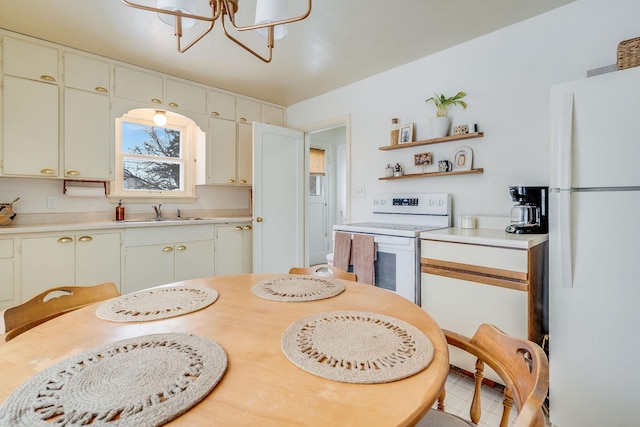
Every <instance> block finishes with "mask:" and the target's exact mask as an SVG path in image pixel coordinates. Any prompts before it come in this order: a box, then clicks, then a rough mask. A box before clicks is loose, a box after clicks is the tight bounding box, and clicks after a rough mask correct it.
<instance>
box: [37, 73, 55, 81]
mask: <svg viewBox="0 0 640 427" xmlns="http://www.w3.org/2000/svg"><path fill="white" fill-rule="evenodd" d="M40 79H42V80H45V81H47V82H55V81H56V78H55V77H52V76H49V75H47V74H43V75H41V76H40Z"/></svg>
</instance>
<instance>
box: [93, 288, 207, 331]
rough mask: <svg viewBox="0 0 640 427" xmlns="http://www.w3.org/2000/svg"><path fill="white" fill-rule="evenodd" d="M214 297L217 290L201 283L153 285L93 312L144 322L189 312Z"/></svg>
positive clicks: (108, 318) (107, 317)
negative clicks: (193, 284)
mask: <svg viewBox="0 0 640 427" xmlns="http://www.w3.org/2000/svg"><path fill="white" fill-rule="evenodd" d="M217 299H218V291H216V290H214V289H210V288H206V287H204V286H171V287H163V288H152V289H145V290H143V291H140V292H135V293H132V294H128V295H123V296H121V297H118V298H114V299H111V300H109V301H106V302H104V303H102V304H101V305H100V306H98V308H97V309H96V315H97V316H98V317H99V318H101V319H104V320H111V321H114V322H144V321H147V320H158V319H166V318H167V317H174V316H181V315H183V314H187V313H192V312H194V311H197V310H201V309H203V308H205V307H207V306H209V305H211V304H213V303H214V302H215V301H216V300H217Z"/></svg>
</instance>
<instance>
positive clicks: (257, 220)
mask: <svg viewBox="0 0 640 427" xmlns="http://www.w3.org/2000/svg"><path fill="white" fill-rule="evenodd" d="M262 221H264V220H263V219H262V217H261V216H259V217H258V218H256V222H262Z"/></svg>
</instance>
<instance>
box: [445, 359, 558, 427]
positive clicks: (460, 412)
mask: <svg viewBox="0 0 640 427" xmlns="http://www.w3.org/2000/svg"><path fill="white" fill-rule="evenodd" d="M473 387H474V382H473V379H472V378H469V377H467V376H465V375H462V374H460V373H459V372H457V371H455V370H451V371H449V376H448V377H447V384H446V390H447V396H446V398H445V401H444V403H445V411H446V412H449V413H452V414H455V415H457V416H459V417H462V418H464V419H467V420H468V419H469V408H470V407H471V399H472V398H473ZM502 398H503V387H502V386H500V385H497V386H496V387H489V386H487V385H485V384H483V385H482V398H481V399H482V415H481V417H480V423H479V424H478V426H479V427H497V426H499V425H500V418H501V417H502ZM435 407H436V406H435V405H434V408H435ZM516 415H517V413H516V410H515V408H513V409H512V410H511V414H510V416H509V420H510V421H509V425H513V424H514V422H515V417H516ZM550 425H551V424H550V423H549V422H548V421H547V426H550Z"/></svg>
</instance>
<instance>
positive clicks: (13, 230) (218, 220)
mask: <svg viewBox="0 0 640 427" xmlns="http://www.w3.org/2000/svg"><path fill="white" fill-rule="evenodd" d="M251 220H252V218H251V217H245V216H239V217H211V218H203V219H198V220H188V219H184V220H168V221H167V220H164V221H151V220H150V221H141V220H140V221H86V222H82V221H78V222H74V223H68V222H64V223H39V224H38V223H36V224H12V225H10V226H7V227H0V235H6V234H21V233H43V232H65V231H77V230H111V229H126V228H140V227H169V226H183V225H202V224H223V223H234V222H250V221H251Z"/></svg>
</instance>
